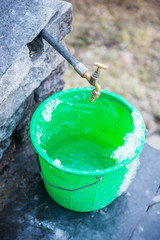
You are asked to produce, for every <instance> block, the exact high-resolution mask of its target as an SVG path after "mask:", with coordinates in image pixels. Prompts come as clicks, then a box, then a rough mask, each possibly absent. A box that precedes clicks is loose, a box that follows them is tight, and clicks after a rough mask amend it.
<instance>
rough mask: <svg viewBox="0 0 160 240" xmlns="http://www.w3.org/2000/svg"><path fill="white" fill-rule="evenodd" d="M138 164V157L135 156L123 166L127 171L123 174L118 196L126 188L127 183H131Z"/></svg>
mask: <svg viewBox="0 0 160 240" xmlns="http://www.w3.org/2000/svg"><path fill="white" fill-rule="evenodd" d="M139 164H140V161H139V158H135V159H134V160H133V161H132V162H131V163H129V164H127V165H126V166H125V167H126V168H127V173H126V174H125V176H124V180H123V183H122V185H121V186H120V189H119V192H118V196H120V195H121V194H122V193H123V192H125V191H126V190H127V189H128V187H129V185H130V184H131V182H132V180H133V178H134V177H135V175H136V172H137V169H138V167H139Z"/></svg>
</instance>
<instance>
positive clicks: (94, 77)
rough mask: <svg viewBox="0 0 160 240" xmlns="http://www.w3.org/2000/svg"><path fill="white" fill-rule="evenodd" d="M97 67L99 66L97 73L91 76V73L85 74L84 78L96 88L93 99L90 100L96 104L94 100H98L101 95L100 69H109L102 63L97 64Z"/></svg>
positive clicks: (92, 93)
mask: <svg viewBox="0 0 160 240" xmlns="http://www.w3.org/2000/svg"><path fill="white" fill-rule="evenodd" d="M95 65H96V66H97V69H96V71H95V72H94V73H93V74H92V75H91V74H90V73H89V71H87V72H85V73H84V75H83V77H84V78H86V79H87V80H88V82H89V83H90V84H91V85H93V86H94V87H95V89H94V90H93V91H92V92H91V95H92V96H91V98H90V101H91V102H94V100H95V99H96V98H98V97H99V96H100V94H101V92H100V91H101V85H100V84H99V81H98V79H99V75H100V69H101V68H103V69H107V68H108V67H107V66H105V65H103V64H101V63H97V62H95Z"/></svg>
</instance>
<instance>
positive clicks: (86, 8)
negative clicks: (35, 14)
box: [64, 0, 160, 133]
mask: <svg viewBox="0 0 160 240" xmlns="http://www.w3.org/2000/svg"><path fill="white" fill-rule="evenodd" d="M69 2H71V3H72V5H73V29H72V32H71V34H69V36H68V37H67V38H66V44H67V47H68V49H69V51H70V52H71V53H72V54H73V55H74V56H75V57H76V58H77V59H78V60H80V61H82V62H83V63H84V64H85V65H86V66H87V67H88V68H89V69H90V70H91V72H93V71H94V70H95V67H94V61H99V62H102V63H104V64H106V65H108V67H109V69H108V70H107V71H104V70H102V71H101V76H100V82H101V85H102V88H104V89H107V90H110V91H113V92H115V93H117V94H119V95H121V96H123V97H124V98H126V99H127V100H128V101H129V102H131V103H132V104H133V105H134V106H135V107H137V108H138V109H139V110H140V112H141V113H142V115H143V117H144V120H145V123H146V127H147V129H148V130H149V132H150V133H153V132H155V131H157V132H159V133H160V1H158V0H157V1H156V0H154V1H138V0H137V1H126V0H123V1H122V0H119V1H118V0H112V1H111V0H110V1H107V0H98V1H96V0H81V1H74V0H70V1H69ZM64 80H65V81H66V86H65V89H67V88H72V87H83V86H84V87H85V86H90V85H89V84H88V83H87V81H86V80H85V79H82V78H80V77H79V76H78V75H77V73H76V72H75V71H74V70H73V69H72V67H70V66H68V69H67V71H66V72H65V74H64Z"/></svg>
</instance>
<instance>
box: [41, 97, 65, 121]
mask: <svg viewBox="0 0 160 240" xmlns="http://www.w3.org/2000/svg"><path fill="white" fill-rule="evenodd" d="M61 102H62V101H61V100H59V99H58V98H55V99H53V100H51V101H50V102H49V103H48V104H47V105H46V106H45V109H44V110H43V111H42V117H43V119H44V120H45V121H46V122H50V121H51V118H52V113H53V109H56V108H57V106H58V105H59V104H60V103H61Z"/></svg>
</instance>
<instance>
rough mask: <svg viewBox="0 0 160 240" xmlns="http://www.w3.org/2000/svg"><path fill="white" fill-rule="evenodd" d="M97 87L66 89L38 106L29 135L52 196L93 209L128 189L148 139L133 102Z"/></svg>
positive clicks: (65, 203)
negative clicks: (98, 93) (96, 91)
mask: <svg viewBox="0 0 160 240" xmlns="http://www.w3.org/2000/svg"><path fill="white" fill-rule="evenodd" d="M92 90H93V88H75V89H69V90H65V91H61V92H59V93H56V94H54V95H52V96H51V97H49V98H47V99H46V100H45V101H44V102H42V103H41V104H40V106H39V107H38V108H37V109H36V111H35V113H34V114H33V117H32V120H31V125H30V136H31V141H32V143H33V146H34V148H35V150H36V152H37V154H38V157H39V163H40V168H41V176H42V179H43V181H44V185H45V187H46V190H47V192H48V193H49V195H50V196H51V197H52V198H53V199H54V200H55V201H56V202H57V203H59V204H60V205H62V206H63V207H65V208H68V209H71V210H74V211H80V212H89V211H94V210H97V209H101V208H103V207H105V206H107V205H108V204H110V203H111V202H112V201H113V200H114V199H115V198H116V197H118V196H119V195H120V194H121V193H122V192H124V191H125V190H126V189H127V188H128V186H129V184H130V183H131V181H132V179H133V177H134V176H135V173H136V169H137V167H138V165H139V158H138V156H139V154H140V152H141V151H142V148H143V145H144V142H145V125H144V122H143V119H142V117H141V115H140V113H139V112H138V110H137V109H135V108H134V107H133V106H132V105H131V104H130V103H129V102H127V101H126V100H125V99H124V98H122V97H120V96H119V95H117V94H115V93H112V92H109V91H106V90H102V91H101V96H100V97H99V98H98V99H96V100H95V101H94V102H92V103H91V102H90V101H89V99H90V96H91V91H92Z"/></svg>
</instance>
